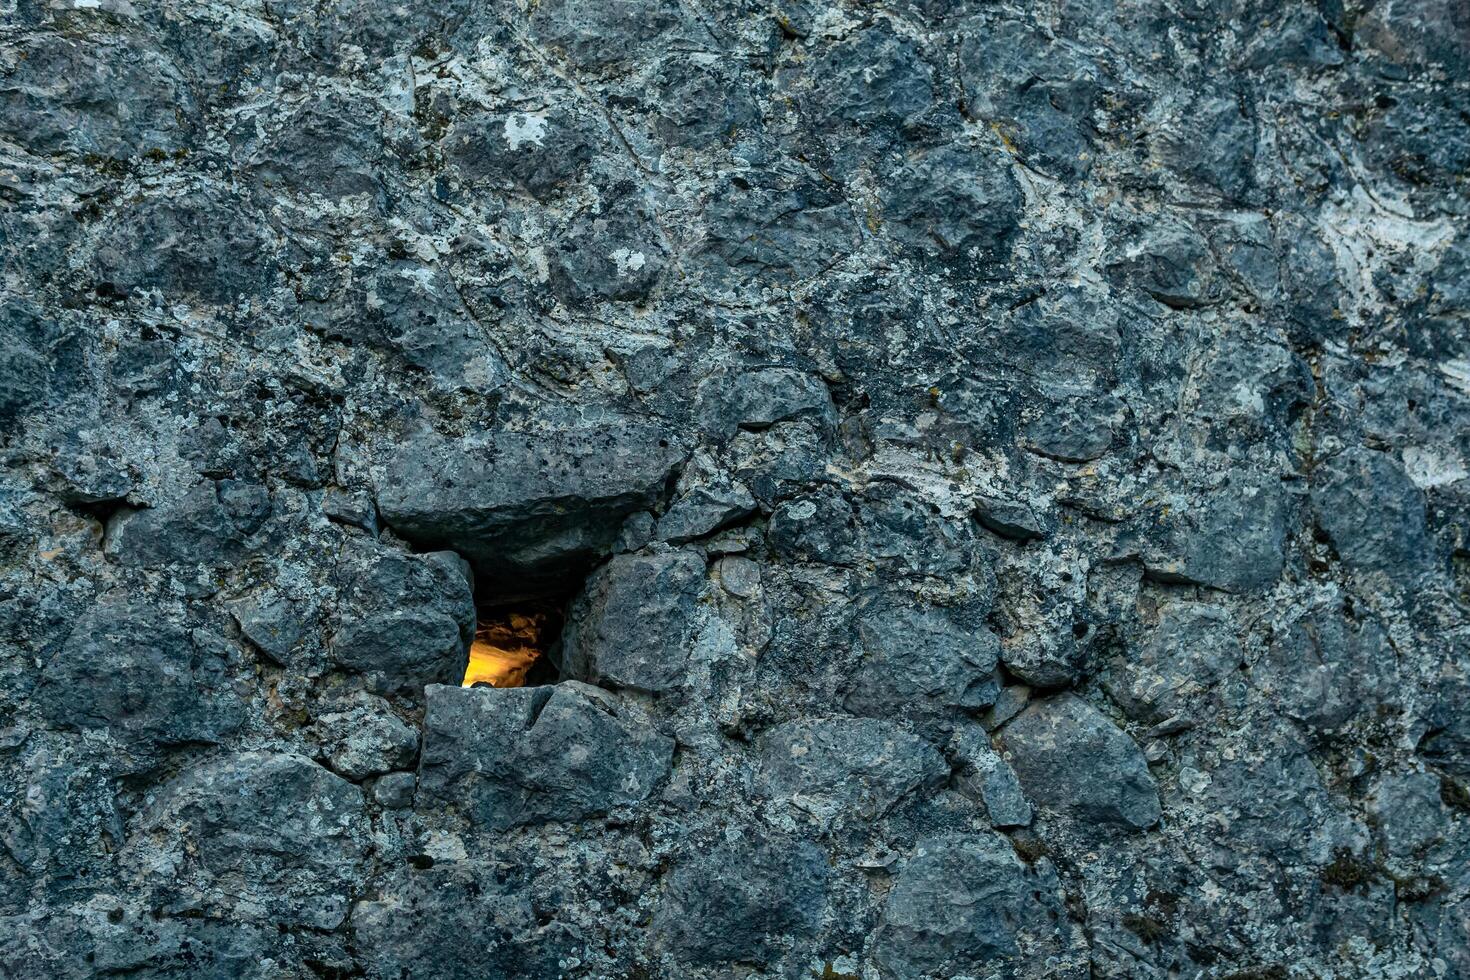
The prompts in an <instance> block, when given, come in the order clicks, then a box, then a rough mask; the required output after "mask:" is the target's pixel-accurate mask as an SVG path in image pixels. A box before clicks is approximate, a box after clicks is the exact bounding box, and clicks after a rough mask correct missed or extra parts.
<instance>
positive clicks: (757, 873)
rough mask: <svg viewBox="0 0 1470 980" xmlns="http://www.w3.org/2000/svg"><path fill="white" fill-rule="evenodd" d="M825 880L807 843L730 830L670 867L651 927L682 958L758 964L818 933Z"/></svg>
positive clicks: (819, 858)
mask: <svg viewBox="0 0 1470 980" xmlns="http://www.w3.org/2000/svg"><path fill="white" fill-rule="evenodd" d="M827 878H828V870H827V861H826V858H825V857H824V856H823V855H822V852H821V851H820V850H818V849H817V848H816V847H815V846H813V845H812V844H811V843H809V842H807V841H801V840H797V841H788V840H782V839H781V838H778V837H772V836H768V835H766V834H763V833H761V832H759V831H756V830H746V831H745V832H744V833H740V832H732V833H731V834H730V835H729V836H728V837H727V839H726V840H724V841H721V842H719V843H717V844H715V845H714V846H713V847H711V848H709V850H707V851H703V852H694V853H691V854H689V855H687V856H686V857H685V858H684V859H683V860H682V861H680V863H679V864H678V865H677V866H676V867H675V868H674V870H673V872H672V873H671V874H670V875H669V881H668V887H667V889H666V890H665V892H664V895H663V900H662V902H661V905H660V908H659V911H658V912H657V914H656V915H655V917H654V921H653V930H654V933H655V934H656V935H658V936H659V937H660V938H661V939H662V941H663V942H664V943H666V944H667V946H668V947H669V948H670V951H671V952H672V954H673V956H674V959H675V960H677V961H680V962H684V963H694V964H716V963H726V962H743V963H755V964H760V963H764V962H767V961H768V960H769V959H770V958H771V957H772V956H773V955H774V954H775V953H776V952H777V950H779V948H780V945H781V944H782V943H784V942H789V941H790V940H791V939H793V938H795V939H800V938H802V937H809V936H811V935H813V934H814V933H815V932H816V930H817V927H818V924H819V922H820V918H819V910H820V908H821V903H822V899H823V893H824V891H825V889H826V887H827Z"/></svg>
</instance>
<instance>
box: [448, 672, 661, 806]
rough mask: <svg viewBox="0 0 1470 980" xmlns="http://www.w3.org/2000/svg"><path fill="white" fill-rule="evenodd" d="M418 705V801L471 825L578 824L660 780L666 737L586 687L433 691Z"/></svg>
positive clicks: (627, 802) (638, 798) (635, 799)
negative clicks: (457, 814)
mask: <svg viewBox="0 0 1470 980" xmlns="http://www.w3.org/2000/svg"><path fill="white" fill-rule="evenodd" d="M426 704H427V707H426V710H425V715H424V742H423V752H422V757H421V759H420V761H419V798H420V800H421V801H422V802H424V803H427V802H428V801H435V803H436V805H440V806H445V805H447V806H453V807H456V808H458V809H459V810H461V811H462V812H464V813H465V815H466V816H467V817H468V818H469V819H470V820H471V821H473V822H474V823H475V824H476V825H479V826H484V827H489V828H492V829H502V830H503V829H505V828H508V827H514V826H517V825H519V824H524V823H540V822H544V821H563V822H565V821H576V820H585V819H587V818H588V817H594V816H597V815H599V814H602V813H606V812H607V811H609V810H611V809H613V808H614V807H620V806H631V805H634V804H637V803H640V802H642V801H643V800H645V799H647V798H648V797H649V795H650V794H652V793H653V792H654V790H656V789H657V788H658V786H659V784H660V783H662V782H663V781H664V779H665V778H666V777H667V776H668V772H669V761H670V759H671V757H672V755H673V751H674V743H673V740H672V739H670V738H667V737H665V736H663V735H659V734H658V733H657V732H654V731H651V730H649V728H648V727H647V723H646V721H645V719H643V718H642V716H641V712H639V711H638V710H637V709H635V708H633V707H632V706H631V705H627V704H621V703H619V701H618V700H617V699H616V698H613V697H610V696H609V695H607V694H606V693H604V692H602V691H599V690H598V689H596V688H593V687H589V686H587V685H582V684H575V683H569V684H564V685H560V686H558V687H556V688H555V689H546V688H507V689H503V690H497V689H493V688H461V687H442V686H434V687H430V688H429V689H428V690H427V692H426Z"/></svg>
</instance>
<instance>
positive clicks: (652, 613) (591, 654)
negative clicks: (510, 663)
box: [562, 551, 705, 692]
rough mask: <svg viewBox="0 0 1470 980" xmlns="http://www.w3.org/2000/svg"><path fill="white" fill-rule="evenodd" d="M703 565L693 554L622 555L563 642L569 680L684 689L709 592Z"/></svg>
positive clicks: (590, 586) (596, 578)
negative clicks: (701, 610) (703, 597)
mask: <svg viewBox="0 0 1470 980" xmlns="http://www.w3.org/2000/svg"><path fill="white" fill-rule="evenodd" d="M704 565H705V563H704V559H703V558H702V557H701V556H700V555H697V554H694V553H693V552H689V551H668V552H661V553H657V552H656V553H654V554H649V555H641V554H640V555H617V556H615V557H614V558H613V559H612V560H611V561H609V562H608V563H607V564H606V565H604V566H603V567H602V568H601V569H599V570H598V571H597V572H596V574H594V575H593V576H592V578H591V579H590V580H589V581H588V583H587V588H586V591H585V592H584V593H583V594H582V597H581V599H580V600H579V601H578V605H577V608H575V609H573V611H572V614H571V625H570V626H569V627H568V629H567V632H566V635H565V637H564V639H563V643H564V649H563V654H562V655H563V657H564V658H565V663H566V666H567V671H568V672H569V673H570V674H571V676H573V677H582V678H586V679H587V680H589V681H592V682H594V683H598V684H606V685H610V686H613V687H627V688H633V689H635V690H640V691H653V692H658V691H667V690H670V689H673V688H677V687H679V686H681V685H682V684H683V682H684V681H685V679H686V678H687V676H688V674H689V654H690V646H691V643H692V641H693V637H694V633H695V630H696V629H697V627H698V618H697V617H698V611H699V599H700V596H701V595H703V594H704V592H705V574H704Z"/></svg>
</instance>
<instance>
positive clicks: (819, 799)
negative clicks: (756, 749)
mask: <svg viewBox="0 0 1470 980" xmlns="http://www.w3.org/2000/svg"><path fill="white" fill-rule="evenodd" d="M947 773H948V768H947V767H946V766H945V765H944V760H943V759H942V758H941V757H940V755H939V753H938V752H937V751H936V750H935V748H934V746H932V745H930V744H929V743H927V742H925V741H924V740H923V739H921V738H918V737H916V736H914V735H912V734H910V733H909V732H907V731H905V730H904V729H902V728H900V727H898V726H896V725H893V724H891V723H889V722H883V721H878V720H876V719H868V718H825V719H813V720H810V721H805V720H804V721H793V722H787V723H786V724H784V725H778V726H777V727H775V728H773V729H772V730H771V731H770V733H769V734H768V735H767V736H766V737H765V739H764V744H763V745H762V748H761V772H760V776H759V779H758V785H759V787H760V789H761V791H762V792H763V793H764V794H765V795H767V796H769V797H772V798H775V799H780V800H783V801H785V802H787V803H789V804H790V805H792V806H793V807H795V808H796V809H798V810H801V811H804V812H806V813H808V814H810V815H811V816H812V817H814V818H816V819H817V820H818V821H820V822H822V823H830V822H831V821H833V820H834V819H841V818H847V819H849V820H851V819H858V820H864V821H867V820H875V819H877V818H878V817H881V816H883V815H884V814H885V813H887V812H888V811H889V810H891V809H892V808H893V807H894V806H895V805H896V804H897V803H898V802H899V801H900V800H902V799H903V798H904V797H905V796H907V795H908V794H909V793H912V792H913V791H914V790H916V789H919V788H920V787H924V788H926V789H932V788H933V787H934V786H936V785H937V784H938V783H939V781H940V780H941V779H942V778H943V777H944V776H945V775H946V774H947Z"/></svg>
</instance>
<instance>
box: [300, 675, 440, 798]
mask: <svg viewBox="0 0 1470 980" xmlns="http://www.w3.org/2000/svg"><path fill="white" fill-rule="evenodd" d="M312 729H313V733H314V735H315V737H316V740H317V742H318V744H319V745H320V746H321V753H322V758H324V759H325V761H326V762H327V763H329V764H330V766H331V769H332V771H333V772H336V773H339V774H341V775H343V776H346V777H347V778H348V779H350V780H352V781H354V782H360V781H361V780H363V779H365V778H367V777H368V776H376V775H379V774H381V773H385V772H388V771H389V770H391V769H399V768H402V767H404V766H406V765H408V764H409V763H410V762H412V761H413V757H414V753H415V752H416V751H417V750H418V746H419V734H418V731H417V730H416V729H414V728H411V727H409V725H408V724H407V723H406V722H404V721H403V720H402V719H400V718H399V717H398V716H397V715H395V714H394V713H393V709H392V708H391V707H390V706H389V704H388V702H386V701H384V700H383V699H382V698H378V697H373V696H372V695H370V694H363V695H359V696H358V697H356V698H354V699H353V700H352V702H350V703H349V704H347V705H345V706H344V707H343V710H340V711H334V712H331V713H330V714H325V715H322V716H321V717H320V718H318V719H317V720H316V721H315V722H314V723H313V725H312Z"/></svg>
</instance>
